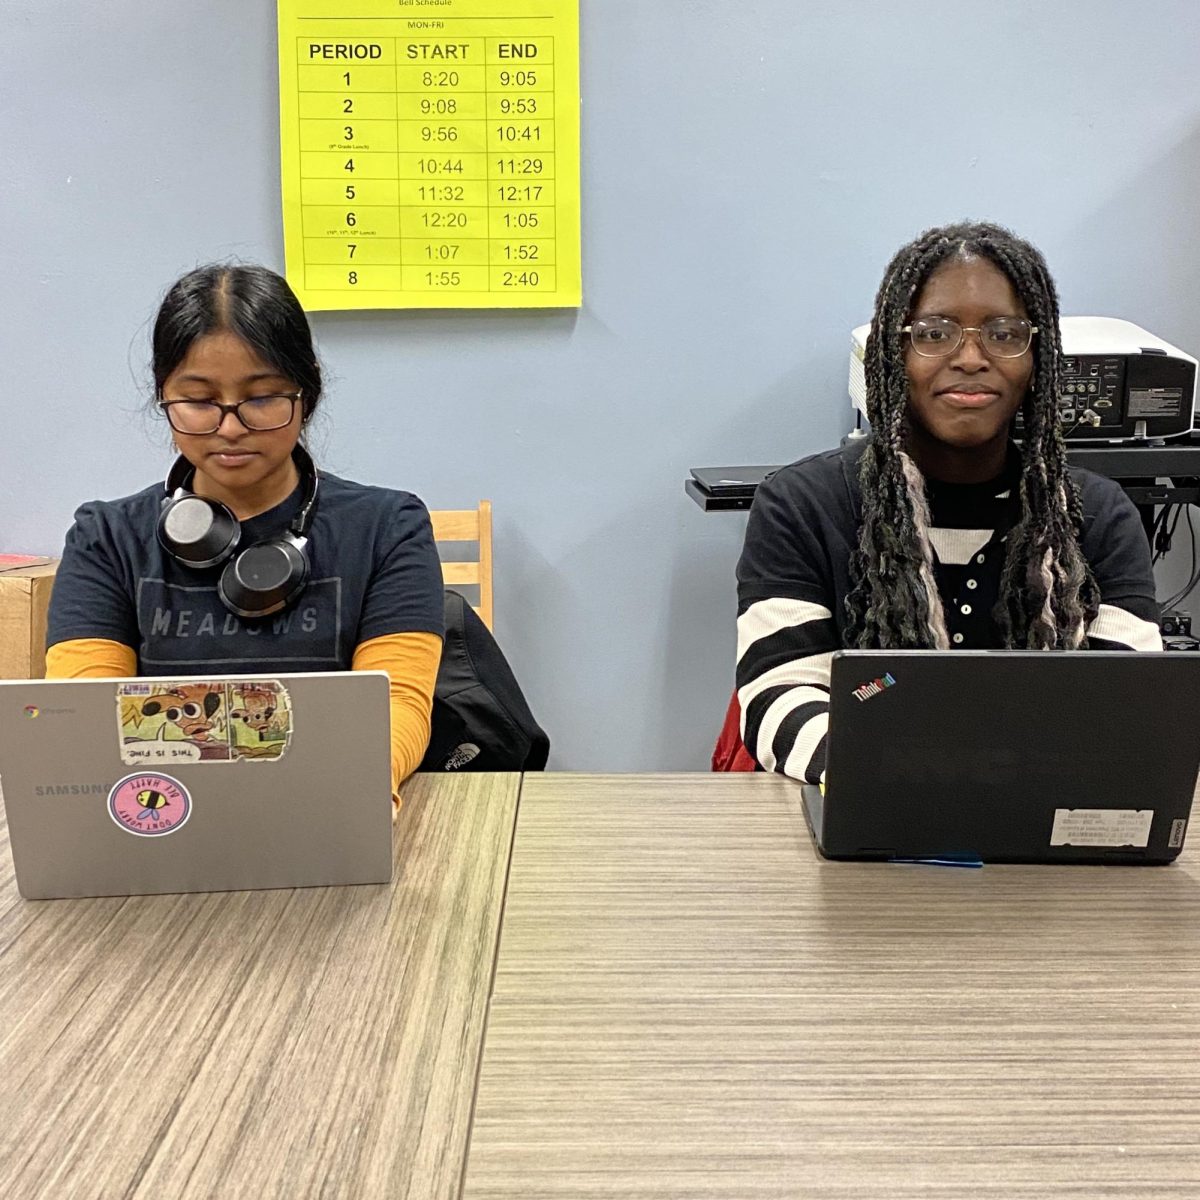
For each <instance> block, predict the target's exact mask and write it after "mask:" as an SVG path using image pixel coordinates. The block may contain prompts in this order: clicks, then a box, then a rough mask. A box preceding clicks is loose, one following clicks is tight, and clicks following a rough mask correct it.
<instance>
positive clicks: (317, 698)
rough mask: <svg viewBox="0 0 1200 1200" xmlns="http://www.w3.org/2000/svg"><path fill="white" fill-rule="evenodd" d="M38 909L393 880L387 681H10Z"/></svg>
mask: <svg viewBox="0 0 1200 1200" xmlns="http://www.w3.org/2000/svg"><path fill="white" fill-rule="evenodd" d="M0 791H2V792H3V796H4V808H5V812H6V814H7V817H8V829H9V838H10V843H11V846H12V854H13V865H14V867H15V868H16V876H17V887H18V889H19V890H20V892H21V895H22V896H25V897H28V898H30V899H39V900H40V899H49V898H52V897H63V896H128V895H143V894H148V893H156V892H199V891H226V890H230V889H239V888H275V887H310V886H317V885H325V884H343V883H386V882H387V881H388V880H390V879H391V876H392V826H391V809H392V806H391V803H390V795H391V748H390V714H389V702H388V677H387V675H386V673H384V672H382V671H339V672H332V673H329V674H304V675H269V676H268V675H264V676H246V675H229V676H206V677H203V678H199V677H194V676H193V677H188V676H172V677H169V678H161V679H157V678H144V679H100V680H79V681H73V680H54V681H49V680H32V681H22V680H14V681H5V682H0Z"/></svg>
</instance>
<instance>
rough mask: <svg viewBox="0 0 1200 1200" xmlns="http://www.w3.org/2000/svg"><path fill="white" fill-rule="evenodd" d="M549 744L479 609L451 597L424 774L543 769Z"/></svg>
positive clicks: (448, 596)
mask: <svg viewBox="0 0 1200 1200" xmlns="http://www.w3.org/2000/svg"><path fill="white" fill-rule="evenodd" d="M549 754H550V739H549V738H548V737H547V736H546V734H545V733H544V732H543V730H542V728H541V726H540V725H538V723H537V722H536V721H535V720H534V719H533V713H531V712H530V711H529V705H528V704H526V703H525V697H524V696H523V695H522V694H521V688H520V686H519V685H518V684H517V680H516V677H515V676H514V675H513V673H512V668H511V667H510V666H509V665H508V660H507V659H506V658H505V657H504V654H503V652H502V651H501V649H500V647H499V646H498V645H497V644H496V639H495V638H494V637H492V635H491V632H490V631H489V629H488V627H487V626H486V625H485V624H484V623H483V621H481V620H480V618H479V616H478V615H477V614H476V612H475V610H474V609H473V608H472V607H471V606H470V605H469V604H468V603H467V602H466V601H465V600H464V599H463V598H462V597H461V596H460V595H459V594H458V593H457V592H452V591H449V590H447V591H446V641H445V645H444V646H443V648H442V663H441V666H440V667H438V675H437V685H436V687H435V688H434V691H433V728H432V732H431V734H430V738H429V749H428V750H426V752H425V757H424V758H423V759H422V760H421V765H420V767H419V768H418V770H421V771H541V770H544V769H545V766H546V759H547V757H548V756H549Z"/></svg>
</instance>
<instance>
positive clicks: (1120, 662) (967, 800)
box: [804, 650, 1200, 863]
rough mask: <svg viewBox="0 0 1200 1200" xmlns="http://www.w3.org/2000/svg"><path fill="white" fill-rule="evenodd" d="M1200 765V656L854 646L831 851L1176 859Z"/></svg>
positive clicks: (819, 837) (841, 722) (840, 667)
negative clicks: (859, 647) (899, 648)
mask: <svg viewBox="0 0 1200 1200" xmlns="http://www.w3.org/2000/svg"><path fill="white" fill-rule="evenodd" d="M1198 770H1200V655H1198V654H1166V653H1160V654H1134V653H1132V652H1130V651H1089V652H1087V653H1083V654H1068V653H1052V654H1048V653H1045V652H1042V651H1015V650H1005V651H986V650H983V651H972V650H946V651H939V650H892V651H884V650H843V651H839V652H837V653H836V654H834V656H833V669H832V675H831V680H830V706H829V738H828V757H827V772H826V789H825V794H824V795H822V794H821V792H820V790H819V789H818V788H815V787H812V786H805V788H804V812H805V816H806V817H807V819H808V823H809V826H810V827H811V829H812V832H813V836H814V838H815V840H816V842H817V845H818V847H819V849H820V851H821V853H822V854H824V855H825V856H826V857H829V858H876V859H892V860H903V861H912V860H938V861H947V862H962V863H977V862H1093V863H1095V862H1101V863H1166V862H1170V861H1171V860H1172V859H1173V858H1175V857H1176V856H1177V855H1178V854H1179V852H1180V850H1181V849H1182V848H1183V843H1184V838H1185V836H1186V834H1187V828H1188V822H1189V819H1190V816H1191V809H1192V796H1193V792H1194V791H1195V788H1196V776H1197V771H1198Z"/></svg>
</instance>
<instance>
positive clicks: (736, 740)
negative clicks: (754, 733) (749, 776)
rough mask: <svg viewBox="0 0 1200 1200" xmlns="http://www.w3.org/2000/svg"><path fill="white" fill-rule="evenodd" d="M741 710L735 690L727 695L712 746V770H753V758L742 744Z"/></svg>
mask: <svg viewBox="0 0 1200 1200" xmlns="http://www.w3.org/2000/svg"><path fill="white" fill-rule="evenodd" d="M741 724H742V710H741V706H740V705H739V704H738V698H737V692H734V693H733V695H732V696H730V697H729V707H728V708H727V709H726V710H725V723H724V724H723V725H722V726H721V732H720V733H719V734H718V735H717V744H716V745H715V746H714V747H713V754H712V769H713V770H714V771H753V770H754V769H755V763H754V759H753V758H751V757H750V751H749V750H747V749H746V747H745V746H744V745H743V744H742V730H741Z"/></svg>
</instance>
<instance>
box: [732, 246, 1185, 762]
mask: <svg viewBox="0 0 1200 1200" xmlns="http://www.w3.org/2000/svg"><path fill="white" fill-rule="evenodd" d="M1061 357H1062V345H1061V339H1060V336H1059V327H1058V297H1057V294H1056V291H1055V287H1054V282H1053V280H1052V279H1051V277H1050V274H1049V271H1048V270H1047V268H1046V264H1045V261H1044V260H1043V258H1042V256H1041V254H1040V253H1039V252H1038V251H1037V250H1036V249H1035V248H1034V247H1033V246H1031V245H1030V244H1029V243H1028V242H1025V241H1023V240H1021V239H1020V238H1018V237H1016V236H1014V235H1013V234H1012V233H1011V232H1009V231H1008V230H1006V229H1003V228H1000V227H998V226H995V225H990V224H961V225H951V226H945V227H942V228H937V229H931V230H929V231H927V232H926V233H924V234H922V235H921V236H920V237H918V238H917V239H916V240H915V241H913V242H911V243H910V244H908V245H907V246H904V247H903V248H902V249H901V250H900V251H899V252H898V253H897V254H896V256H895V257H894V258H893V259H892V262H891V263H890V265H889V266H888V268H887V271H886V273H885V275H884V278H883V282H882V284H881V285H880V288H879V293H878V295H877V297H876V300H875V312H874V316H873V319H872V325H871V332H870V335H869V337H868V339H867V345H866V360H865V367H866V385H867V414H868V417H869V418H870V422H871V428H872V433H871V435H870V436H869V437H868V438H866V439H864V440H862V441H858V442H851V443H849V444H847V445H846V446H844V447H842V448H840V449H838V450H832V451H828V452H826V453H823V454H818V455H815V456H813V457H810V458H806V459H802V460H801V461H799V462H796V463H793V464H792V465H790V466H787V467H784V468H783V469H782V470H780V471H778V472H777V473H776V474H775V475H774V476H772V477H771V478H770V479H769V480H768V481H767V482H766V483H764V484H763V486H762V487H760V488H759V490H758V493H757V494H756V496H755V499H754V506H753V508H752V510H751V513H750V521H749V525H748V527H747V530H746V541H745V545H744V547H743V550H742V556H741V559H740V561H739V563H738V569H737V578H738V664H737V692H738V700H739V704H740V708H741V720H742V738H743V741H744V742H745V744H746V747H747V749H748V750H749V751H750V753H751V754H752V755H753V757H754V759H755V761H756V762H757V763H758V764H759V766H761V767H762V768H763V769H764V770H767V771H778V772H780V773H782V774H785V775H790V776H792V777H794V778H797V779H807V780H809V781H811V782H816V781H818V780H819V779H820V778H821V776H822V773H823V771H824V766H825V740H826V733H827V729H828V700H829V670H830V656H831V654H832V652H833V651H834V650H836V649H838V648H841V647H861V648H879V649H918V648H936V649H957V648H962V649H981V648H1014V649H1045V650H1051V649H1062V650H1084V649H1089V648H1090V649H1109V650H1113V649H1116V650H1161V649H1162V641H1161V638H1160V636H1159V630H1158V607H1157V605H1156V603H1155V598H1154V579H1153V575H1152V573H1151V566H1150V550H1149V546H1148V544H1147V540H1146V537H1145V534H1144V533H1143V531H1142V525H1141V522H1140V519H1139V517H1138V514H1137V511H1136V510H1135V508H1134V507H1133V505H1132V503H1131V502H1130V501H1129V499H1128V497H1126V496H1125V494H1124V493H1123V492H1122V491H1121V489H1120V488H1119V487H1118V486H1117V485H1116V484H1115V483H1113V482H1112V481H1111V480H1108V479H1104V478H1102V477H1101V476H1098V475H1094V474H1092V473H1091V472H1089V471H1083V470H1077V469H1075V468H1068V466H1067V461H1066V452H1065V449H1064V446H1063V439H1062V435H1061V432H1060V429H1059V424H1058V417H1057V410H1058V396H1059V391H1060V388H1059V377H1060V362H1061ZM1018 412H1020V413H1021V415H1022V419H1023V430H1022V434H1021V440H1020V442H1019V443H1017V442H1015V441H1014V440H1013V421H1014V418H1015V417H1016V415H1017V413H1018Z"/></svg>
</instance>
